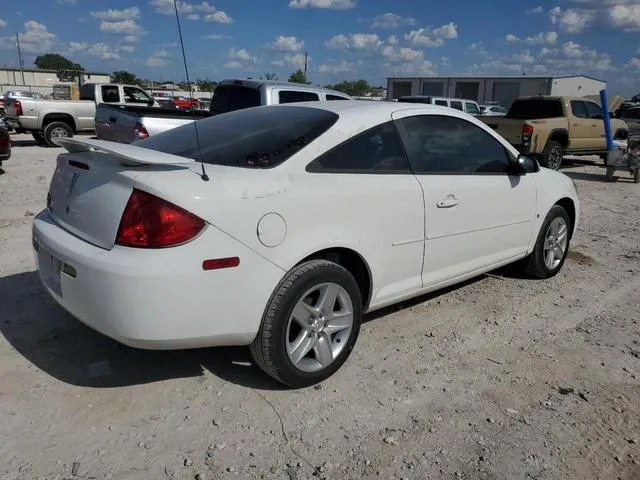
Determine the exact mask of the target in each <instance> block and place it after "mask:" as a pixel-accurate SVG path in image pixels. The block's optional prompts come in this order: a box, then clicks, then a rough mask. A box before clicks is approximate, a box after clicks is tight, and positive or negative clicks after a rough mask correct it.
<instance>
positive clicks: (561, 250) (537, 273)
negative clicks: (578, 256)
mask: <svg viewBox="0 0 640 480" xmlns="http://www.w3.org/2000/svg"><path fill="white" fill-rule="evenodd" d="M571 228H572V226H571V219H570V218H569V215H568V214H567V211H566V210H565V209H564V208H562V207H561V206H560V205H554V206H553V207H552V208H551V210H550V211H549V213H548V214H547V218H545V220H544V223H543V224H542V227H541V228H540V232H539V233H538V238H537V239H536V244H535V246H534V248H533V252H531V254H530V255H529V257H528V259H527V261H526V263H525V273H526V274H527V275H528V276H530V277H533V278H538V279H544V278H551V277H553V276H555V275H556V274H557V273H558V272H559V271H560V269H561V268H562V266H563V265H564V261H565V260H566V258H567V253H568V252H569V241H570V237H571Z"/></svg>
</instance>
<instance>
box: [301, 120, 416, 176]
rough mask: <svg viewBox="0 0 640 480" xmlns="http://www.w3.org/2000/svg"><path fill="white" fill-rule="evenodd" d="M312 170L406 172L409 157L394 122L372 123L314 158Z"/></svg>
mask: <svg viewBox="0 0 640 480" xmlns="http://www.w3.org/2000/svg"><path fill="white" fill-rule="evenodd" d="M307 171H308V172H315V173H365V174H366V173H369V174H376V173H377V174H380V173H407V172H409V161H408V160H407V157H406V156H405V153H404V149H403V147H402V141H401V140H400V136H399V135H398V131H397V130H396V127H395V126H394V125H393V122H387V123H383V124H382V125H378V126H376V127H373V128H371V129H369V130H367V131H365V132H363V133H360V134H359V135H356V136H355V137H353V138H351V139H349V140H347V141H346V142H344V143H342V144H340V145H338V146H337V147H335V148H333V149H331V150H329V151H328V152H327V153H325V154H324V155H322V156H321V157H319V158H318V159H316V160H314V161H313V162H311V163H310V164H309V165H308V166H307Z"/></svg>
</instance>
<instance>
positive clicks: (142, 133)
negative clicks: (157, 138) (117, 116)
mask: <svg viewBox="0 0 640 480" xmlns="http://www.w3.org/2000/svg"><path fill="white" fill-rule="evenodd" d="M133 133H134V134H135V136H136V140H145V139H147V138H149V132H147V129H146V128H144V125H142V124H141V123H140V122H136V126H135V127H133Z"/></svg>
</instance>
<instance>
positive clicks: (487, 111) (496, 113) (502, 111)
mask: <svg viewBox="0 0 640 480" xmlns="http://www.w3.org/2000/svg"><path fill="white" fill-rule="evenodd" d="M480 112H481V113H482V115H484V116H485V117H504V116H505V115H506V114H507V109H506V108H504V107H503V106H501V105H480Z"/></svg>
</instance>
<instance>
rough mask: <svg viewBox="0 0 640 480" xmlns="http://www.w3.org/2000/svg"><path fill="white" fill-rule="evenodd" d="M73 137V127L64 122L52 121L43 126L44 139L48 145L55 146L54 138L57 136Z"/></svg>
mask: <svg viewBox="0 0 640 480" xmlns="http://www.w3.org/2000/svg"><path fill="white" fill-rule="evenodd" d="M71 137H73V129H72V128H71V127H70V126H69V125H68V124H67V123H64V122H53V123H50V124H49V125H47V126H46V127H44V139H45V141H46V142H47V145H49V146H50V147H57V146H58V145H56V144H55V143H54V140H55V139H57V138H71Z"/></svg>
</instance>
